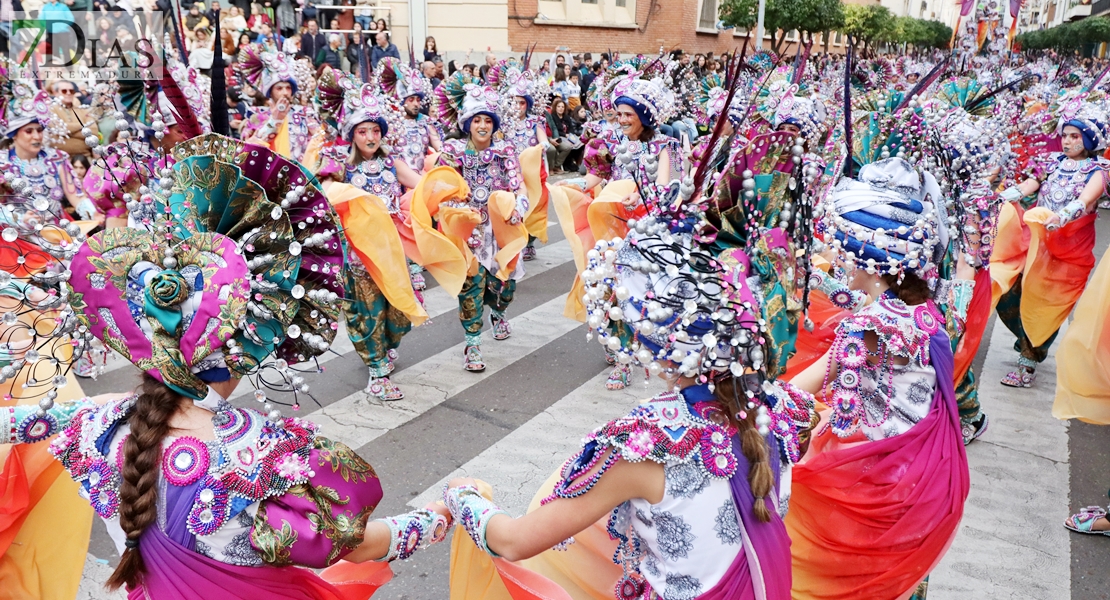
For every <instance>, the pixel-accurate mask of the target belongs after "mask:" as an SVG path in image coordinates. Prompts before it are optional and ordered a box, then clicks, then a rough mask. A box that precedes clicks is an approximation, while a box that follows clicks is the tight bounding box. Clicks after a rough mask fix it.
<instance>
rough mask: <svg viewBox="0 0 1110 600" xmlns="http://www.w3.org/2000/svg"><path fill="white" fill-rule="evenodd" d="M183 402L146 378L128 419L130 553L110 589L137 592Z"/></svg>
mask: <svg viewBox="0 0 1110 600" xmlns="http://www.w3.org/2000/svg"><path fill="white" fill-rule="evenodd" d="M180 402H181V396H180V395H178V394H177V393H176V392H174V391H173V390H171V389H170V388H168V387H166V385H165V384H163V383H162V382H160V381H158V380H157V379H155V378H154V377H153V376H151V375H149V374H147V373H143V381H142V384H141V385H140V387H139V397H138V398H137V399H136V400H135V406H134V407H133V408H132V410H131V414H130V415H129V416H128V421H127V423H128V425H130V426H131V433H130V434H129V435H128V436H127V441H125V442H124V444H123V482H122V483H121V484H120V507H119V524H120V527H121V528H123V532H124V534H125V535H126V536H127V541H126V542H125V545H126V546H127V547H126V549H125V550H124V552H123V556H121V557H120V561H119V566H117V567H116V570H115V571H114V572H113V573H112V576H111V577H110V578H109V579H108V583H107V584H106V585H107V587H108V589H111V590H115V589H119V587H120V586H123V585H126V586H127V587H129V588H131V587H135V586H136V585H137V584H138V583H139V581H140V575H141V574H142V572H143V571H144V569H145V566H144V564H143V556H142V552H141V551H140V549H139V538H140V537H142V535H143V532H144V531H146V528H147V527H148V526H150V525H151V524H153V523H154V521H155V519H156V518H157V517H158V477H159V476H160V473H161V465H160V464H159V463H160V462H161V459H162V440H163V439H165V437H166V435H167V434H168V433H169V431H170V418H172V417H173V415H174V414H175V413H176V412H177V411H178V407H179V405H180Z"/></svg>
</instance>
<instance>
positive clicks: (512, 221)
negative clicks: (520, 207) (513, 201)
mask: <svg viewBox="0 0 1110 600" xmlns="http://www.w3.org/2000/svg"><path fill="white" fill-rule="evenodd" d="M523 221H524V217H522V216H520V211H516V210H514V211H513V214H511V215H509V225H520V224H521V223H522V222H523Z"/></svg>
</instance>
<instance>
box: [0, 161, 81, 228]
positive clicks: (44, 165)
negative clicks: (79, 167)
mask: <svg viewBox="0 0 1110 600" xmlns="http://www.w3.org/2000/svg"><path fill="white" fill-rule="evenodd" d="M0 172H2V173H4V175H5V177H6V178H7V181H8V182H9V184H10V183H11V182H12V181H15V180H16V179H22V180H24V181H26V182H27V184H28V186H29V189H28V190H27V191H26V192H24V193H26V194H33V195H35V196H37V197H40V198H47V199H49V206H48V207H45V210H44V212H49V213H50V214H51V215H53V216H54V218H55V219H61V218H63V217H66V214H65V212H64V208H63V207H64V206H65V205H66V204H68V202H67V201H66V192H65V188H64V184H63V181H62V177H63V175H64V176H65V177H66V178H67V179H68V180H69V181H71V182H72V180H73V173H72V171H71V169H70V166H69V155H68V154H66V153H65V152H62V151H61V150H55V149H53V148H44V149H43V150H41V151H39V155H38V156H37V157H35V158H33V159H31V160H23V159H21V158H19V156H17V155H16V152H15V148H9V149H8V150H7V151H6V152H4V153H3V154H0ZM71 185H72V183H71Z"/></svg>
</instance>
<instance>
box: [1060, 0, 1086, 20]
mask: <svg viewBox="0 0 1110 600" xmlns="http://www.w3.org/2000/svg"><path fill="white" fill-rule="evenodd" d="M1091 8H1092V7H1091V0H1078V1H1076V2H1073V3H1072V5H1071V6H1069V7H1068V10H1067V12H1065V13H1064V20H1065V21H1077V20H1079V19H1083V18H1086V17H1089V16H1091Z"/></svg>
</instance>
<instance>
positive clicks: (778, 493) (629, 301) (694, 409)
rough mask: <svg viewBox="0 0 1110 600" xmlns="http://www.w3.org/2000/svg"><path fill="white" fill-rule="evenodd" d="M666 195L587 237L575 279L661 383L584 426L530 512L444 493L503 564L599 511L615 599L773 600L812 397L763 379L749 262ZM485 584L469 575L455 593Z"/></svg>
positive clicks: (461, 554)
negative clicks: (576, 446) (614, 576)
mask: <svg viewBox="0 0 1110 600" xmlns="http://www.w3.org/2000/svg"><path fill="white" fill-rule="evenodd" d="M671 189H672V192H671V194H672V195H670V196H669V197H668V198H667V200H676V202H674V203H673V204H672V203H670V202H667V201H665V199H663V198H650V199H647V200H648V203H649V205H650V206H671V207H675V209H676V210H675V212H668V213H660V214H659V215H658V216H655V215H651V216H648V217H645V218H644V219H642V220H636V221H634V222H633V223H630V225H631V226H632V229H631V230H630V231H629V234H628V237H627V238H626V239H624V240H620V239H618V240H612V241H601V242H599V243H598V245H597V247H596V248H595V249H594V250H596V254H593V257H592V258H591V260H590V263H589V267H588V269H587V271H586V272H585V273H584V278H585V280H586V281H587V293H589V294H590V298H591V301H590V303H589V306H588V310H589V312H590V315H591V327H590V332H591V334H592V335H597V336H598V338H599V341H601V342H602V343H603V344H604V345H606V346H607V347H609V348H612V349H615V350H616V351H618V352H619V353H621V354H626V355H629V356H632V357H633V360H634V361H635V363H636V364H637V365H638V366H640V367H643V368H644V369H646V370H647V371H648V372H650V373H653V374H656V375H659V376H662V377H663V378H664V379H665V380H667V381H668V383H669V384H670V386H671V388H672V389H670V390H668V391H666V392H664V393H662V394H660V395H658V396H655V397H654V398H652V399H650V400H647V401H645V402H643V403H641V404H640V405H639V406H638V407H637V408H635V409H634V410H633V411H632V412H631V413H629V414H628V415H627V416H625V417H622V418H619V419H616V420H614V421H611V422H610V423H608V424H606V425H603V426H602V427H600V428H598V429H596V430H595V431H594V432H593V433H591V434H589V435H588V436H587V437H586V441H585V443H584V445H583V448H582V450H581V451H580V452H579V453H578V454H577V455H575V456H574V457H572V458H571V459H570V460H569V461H568V462H567V463H566V465H565V466H564V467H563V469H562V472H561V475H560V477H559V479H558V481H557V482H556V484H555V488H554V491H553V493H552V494H551V495H550V496H548V497H547V498H545V499H544V501H543V506H541V507H540V508H539V509H537V510H535V511H533V512H531V513H529V514H527V515H525V516H523V517H520V518H517V519H513V518H511V517H509V515H507V514H505V512H504V511H502V510H501V509H499V508H498V507H497V505H496V504H494V503H493V502H492V501H491V500H490V499H488V498H487V497H485V496H483V495H482V494H481V491H480V488H479V485H478V483H477V482H476V481H474V480H471V479H457V480H454V481H452V482H450V483H449V487H448V489H447V490H446V491H445V494H444V498H445V501H446V502H447V505H448V507H449V508H450V509H451V512H452V514H453V515H454V516H455V518H456V519H457V522H458V523H459V524H460V525H461V526H463V527H464V528H465V529H466V532H467V533H469V535H470V538H471V539H472V540H473V542H474V543H475V544H476V545H477V548H478V549H479V550H480V551H481V552H488V553H489V554H490V555H491V556H494V557H500V558H504V559H507V560H512V561H515V560H520V559H522V558H526V557H529V556H534V555H536V554H538V553H540V552H542V551H544V550H546V549H548V548H550V547H552V546H553V545H556V544H559V543H560V542H564V540H566V542H567V543H569V542H570V541H572V540H571V539H568V538H571V537H572V536H574V535H576V534H578V533H579V532H581V531H582V530H584V529H586V528H587V527H589V526H590V525H592V524H593V523H594V522H595V521H597V520H599V519H601V518H603V517H605V516H606V515H609V520H608V529H609V532H610V535H611V536H612V537H613V538H614V539H615V540H617V548H616V553H615V554H614V555H613V561H614V562H616V563H618V564H619V565H620V566H621V570H622V572H623V575H622V577H621V578H620V580H619V581H618V582H616V587H615V589H613V593H615V595H616V597H617V598H628V599H633V598H691V599H694V598H697V599H699V600H706V599H722V600H723V599H725V598H728V599H744V598H753V599H754V598H757V597H758V598H768V599H771V600H785V599H787V598H789V597H790V585H791V575H790V569H789V567H788V560H789V559H788V556H787V554H788V552H789V543H790V542H789V539H788V538H787V536H786V531H785V527H784V526H783V525H782V518H781V517H782V514H783V513H784V512H785V510H786V506H787V501H788V497H789V492H788V488H789V486H788V485H787V483H786V481H787V480H788V479H789V476H788V475H786V474H785V473H786V471H787V470H788V465H789V464H790V462H791V461H793V460H796V459H797V457H798V456H799V453H800V451H801V448H800V445H799V437H798V435H799V431H798V428H799V426H801V427H808V425H809V422H810V416H811V414H812V413H811V408H812V404H811V402H812V397H811V396H809V395H808V394H804V393H801V392H799V391H798V390H795V389H793V388H792V387H791V386H789V385H784V384H774V383H772V382H770V381H769V380H767V379H766V378H765V374H766V372H765V370H764V369H765V362H764V360H763V354H764V351H765V347H764V343H763V341H764V340H765V339H766V338H765V337H764V336H765V335H766V334H767V332H766V331H765V330H764V328H763V327H762V326H761V325H760V323H761V317H760V309H761V306H760V303H759V302H758V301H757V300H756V295H755V294H754V293H753V291H752V290H751V289H750V288H749V287H748V276H749V270H750V268H751V263H752V259H750V258H749V256H748V254H747V253H746V252H745V251H743V250H741V249H738V248H733V249H730V250H728V251H726V252H724V253H722V254H720V255H717V254H716V253H715V252H714V250H713V248H712V247H710V246H705V245H702V244H701V243H699V242H698V241H697V240H696V236H695V235H694V234H693V231H696V230H698V229H700V227H697V226H696V225H698V224H700V223H702V222H703V219H704V214H703V213H701V211H700V207H699V204H698V203H696V202H690V198H689V197H681V196H680V195H681V192H679V191H678V182H677V181H676V182H674V185H673V187H672V188H671ZM678 207H682V208H678ZM692 224H693V225H695V227H693V228H691V227H690V226H691V225H692ZM754 235H755V233H754V232H753V236H754ZM766 300H768V301H774V300H781V298H778V299H771V298H766ZM606 319H615V320H622V321H627V322H628V323H629V324H630V325H631V326H632V327H633V328H634V329H635V331H636V337H635V340H634V341H633V342H632V343H630V344H629V345H624V344H623V340H622V338H620V337H618V336H615V335H612V334H611V333H610V332H609V330H608V329H607V328H606V327H605V326H604V325H603V324H602V323H603V321H604V320H606ZM465 547H471V548H472V546H469V542H466V541H464V542H462V544H459V543H456V544H455V558H454V559H453V564H454V565H455V566H456V568H462V567H467V568H471V569H476V568H477V567H478V566H479V563H477V562H475V561H476V560H477V559H476V558H475V557H473V556H468V554H467V550H465ZM495 564H496V565H497V568H498V569H499V570H502V571H503V572H505V571H506V570H509V569H512V565H506V564H505V563H503V562H500V561H497V562H495ZM474 572H475V573H478V572H480V571H474ZM509 572H514V573H515V572H516V570H515V569H512V571H509ZM464 573H465V571H464ZM481 574H482V576H483V577H486V573H484V572H481ZM456 577H458V576H456ZM497 585H500V580H499V579H498V580H495V581H494V582H493V583H492V584H490V583H489V580H488V578H486V579H484V580H483V579H479V578H477V577H475V578H474V579H473V580H471V581H468V582H467V586H466V587H467V589H468V590H480V589H482V587H483V586H491V587H496V586H497Z"/></svg>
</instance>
